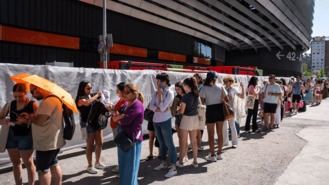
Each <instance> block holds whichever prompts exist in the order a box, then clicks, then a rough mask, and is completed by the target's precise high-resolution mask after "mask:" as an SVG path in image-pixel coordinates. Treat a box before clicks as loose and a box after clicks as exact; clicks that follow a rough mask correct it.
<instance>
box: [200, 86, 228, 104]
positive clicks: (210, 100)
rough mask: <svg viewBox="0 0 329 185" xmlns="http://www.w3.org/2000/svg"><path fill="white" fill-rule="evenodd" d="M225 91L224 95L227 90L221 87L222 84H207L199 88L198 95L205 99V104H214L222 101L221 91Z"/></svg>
mask: <svg viewBox="0 0 329 185" xmlns="http://www.w3.org/2000/svg"><path fill="white" fill-rule="evenodd" d="M223 91H224V93H225V96H226V95H227V92H226V90H225V88H223V86H222V85H220V86H219V85H213V86H207V85H204V86H203V87H202V88H201V91H200V97H201V98H204V99H206V105H216V104H220V103H223V100H222V93H223Z"/></svg>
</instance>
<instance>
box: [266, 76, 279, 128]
mask: <svg viewBox="0 0 329 185" xmlns="http://www.w3.org/2000/svg"><path fill="white" fill-rule="evenodd" d="M262 93H263V97H264V100H263V102H264V122H265V129H266V130H269V129H273V128H274V122H275V116H274V115H275V112H276V108H277V106H278V103H279V98H280V96H282V95H283V92H282V90H281V87H280V85H279V84H277V83H275V75H273V74H272V75H270V76H269V84H266V85H265V86H264V88H263V91H262Z"/></svg>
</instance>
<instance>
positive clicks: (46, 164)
mask: <svg viewBox="0 0 329 185" xmlns="http://www.w3.org/2000/svg"><path fill="white" fill-rule="evenodd" d="M58 153H59V149H56V150H49V151H36V152H35V157H36V163H35V166H36V168H37V171H38V172H48V171H49V169H50V168H51V167H52V166H55V165H57V163H58V159H57V155H58Z"/></svg>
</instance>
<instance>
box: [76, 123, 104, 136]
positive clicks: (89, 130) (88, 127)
mask: <svg viewBox="0 0 329 185" xmlns="http://www.w3.org/2000/svg"><path fill="white" fill-rule="evenodd" d="M80 126H81V128H86V131H87V134H92V133H95V132H96V131H98V130H101V128H96V127H93V126H91V125H88V124H87V123H86V122H80Z"/></svg>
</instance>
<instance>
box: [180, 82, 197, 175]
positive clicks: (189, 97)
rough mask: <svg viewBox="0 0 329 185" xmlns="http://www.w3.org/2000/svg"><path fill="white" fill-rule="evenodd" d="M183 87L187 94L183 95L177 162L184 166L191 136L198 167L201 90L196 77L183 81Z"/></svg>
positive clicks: (194, 163)
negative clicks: (188, 139) (188, 140)
mask: <svg viewBox="0 0 329 185" xmlns="http://www.w3.org/2000/svg"><path fill="white" fill-rule="evenodd" d="M183 87H184V90H185V92H186V94H185V95H184V96H183V97H182V103H181V108H180V113H181V114H183V117H182V121H181V124H180V127H179V128H180V130H179V131H180V140H181V141H180V144H181V146H180V152H179V154H180V156H179V161H178V162H177V163H176V164H177V166H178V167H183V166H184V161H183V159H184V157H185V156H186V154H187V150H188V144H187V138H188V135H189V136H190V140H191V143H192V151H193V166H194V167H195V168H196V167H198V160H197V157H198V143H197V133H198V131H199V127H200V126H199V116H198V105H199V90H198V87H197V83H196V80H195V78H187V79H185V80H184V82H183Z"/></svg>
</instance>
